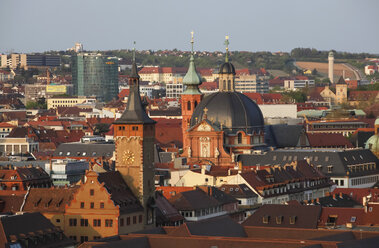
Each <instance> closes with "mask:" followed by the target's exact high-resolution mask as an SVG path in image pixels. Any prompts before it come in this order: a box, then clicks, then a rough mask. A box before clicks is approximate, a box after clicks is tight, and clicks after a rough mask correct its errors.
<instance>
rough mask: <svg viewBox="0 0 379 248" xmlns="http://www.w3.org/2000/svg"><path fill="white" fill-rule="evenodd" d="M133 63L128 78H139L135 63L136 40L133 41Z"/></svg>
mask: <svg viewBox="0 0 379 248" xmlns="http://www.w3.org/2000/svg"><path fill="white" fill-rule="evenodd" d="M133 45H134V46H133V63H132V72H131V74H130V78H135V79H139V75H138V70H137V64H136V42H135V41H134V42H133Z"/></svg>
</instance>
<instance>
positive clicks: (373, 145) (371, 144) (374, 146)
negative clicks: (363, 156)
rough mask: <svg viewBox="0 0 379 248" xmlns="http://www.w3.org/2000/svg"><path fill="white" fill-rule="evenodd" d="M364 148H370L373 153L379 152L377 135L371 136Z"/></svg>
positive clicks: (378, 136)
mask: <svg viewBox="0 0 379 248" xmlns="http://www.w3.org/2000/svg"><path fill="white" fill-rule="evenodd" d="M365 148H366V149H370V150H371V151H372V152H373V153H377V152H379V135H376V134H375V135H373V136H371V137H370V138H369V139H368V140H367V142H366V147H365Z"/></svg>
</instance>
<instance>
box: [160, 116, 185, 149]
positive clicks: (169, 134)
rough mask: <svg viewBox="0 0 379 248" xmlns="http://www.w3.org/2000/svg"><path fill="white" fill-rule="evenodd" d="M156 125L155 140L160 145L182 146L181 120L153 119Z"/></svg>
mask: <svg viewBox="0 0 379 248" xmlns="http://www.w3.org/2000/svg"><path fill="white" fill-rule="evenodd" d="M153 119H154V120H155V121H156V122H157V124H156V125H155V139H156V141H157V142H158V143H160V144H161V145H167V144H175V145H176V146H182V144H183V134H182V120H181V119H165V118H153Z"/></svg>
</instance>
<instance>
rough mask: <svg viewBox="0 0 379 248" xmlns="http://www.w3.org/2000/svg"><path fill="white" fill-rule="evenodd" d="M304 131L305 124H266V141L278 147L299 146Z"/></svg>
mask: <svg viewBox="0 0 379 248" xmlns="http://www.w3.org/2000/svg"><path fill="white" fill-rule="evenodd" d="M303 132H304V127H303V125H265V143H266V144H267V145H268V146H272V147H277V148H284V147H297V145H298V143H299V139H300V136H301V134H302V133H303Z"/></svg>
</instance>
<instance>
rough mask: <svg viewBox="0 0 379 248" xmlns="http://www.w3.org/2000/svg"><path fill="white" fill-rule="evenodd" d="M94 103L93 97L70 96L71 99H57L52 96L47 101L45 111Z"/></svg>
mask: <svg viewBox="0 0 379 248" xmlns="http://www.w3.org/2000/svg"><path fill="white" fill-rule="evenodd" d="M91 103H96V98H95V97H85V96H72V97H58V96H53V97H51V98H49V99H47V109H51V108H58V107H74V106H76V105H78V104H91Z"/></svg>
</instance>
